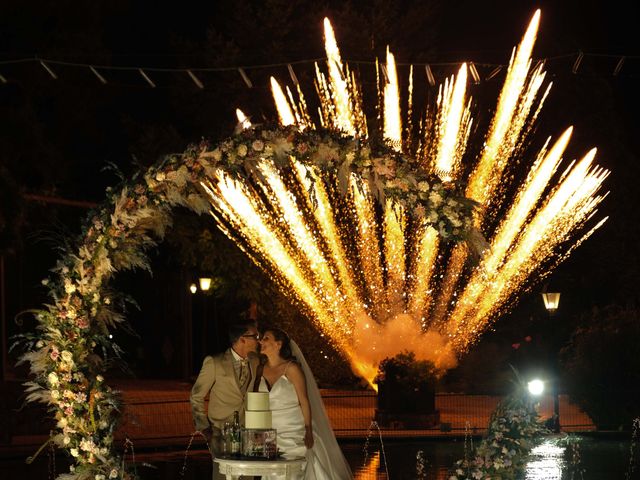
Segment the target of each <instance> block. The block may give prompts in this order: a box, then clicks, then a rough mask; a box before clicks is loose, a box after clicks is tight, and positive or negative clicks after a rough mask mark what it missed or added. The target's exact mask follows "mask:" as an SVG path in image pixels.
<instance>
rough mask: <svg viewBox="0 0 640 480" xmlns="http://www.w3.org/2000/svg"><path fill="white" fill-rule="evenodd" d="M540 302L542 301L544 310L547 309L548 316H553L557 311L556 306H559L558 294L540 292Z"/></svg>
mask: <svg viewBox="0 0 640 480" xmlns="http://www.w3.org/2000/svg"><path fill="white" fill-rule="evenodd" d="M542 300H543V301H544V308H546V309H547V311H548V312H549V315H553V314H554V313H556V310H558V305H560V293H559V292H555V293H549V292H542Z"/></svg>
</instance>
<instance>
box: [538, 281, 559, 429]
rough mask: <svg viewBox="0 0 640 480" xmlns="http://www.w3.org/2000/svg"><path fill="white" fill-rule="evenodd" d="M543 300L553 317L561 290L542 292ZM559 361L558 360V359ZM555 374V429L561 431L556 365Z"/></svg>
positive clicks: (552, 385) (552, 383)
mask: <svg viewBox="0 0 640 480" xmlns="http://www.w3.org/2000/svg"><path fill="white" fill-rule="evenodd" d="M542 300H543V301H544V307H545V308H546V309H547V311H548V312H549V316H550V317H552V316H553V315H554V314H555V313H556V311H557V310H558V306H559V305H560V293H559V292H553V293H549V292H542ZM556 361H557V360H556ZM554 370H555V375H554V378H553V381H552V382H551V394H552V395H553V431H554V432H555V433H560V397H559V396H558V368H557V367H555V368H554Z"/></svg>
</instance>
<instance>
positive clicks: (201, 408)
mask: <svg viewBox="0 0 640 480" xmlns="http://www.w3.org/2000/svg"><path fill="white" fill-rule="evenodd" d="M262 330H263V331H262V334H260V333H259V332H258V327H257V324H256V322H255V321H253V320H243V321H239V322H236V323H234V324H232V325H230V326H229V342H230V344H231V346H230V347H229V348H228V349H227V350H225V351H224V352H223V353H220V354H218V355H214V356H207V357H206V358H205V359H204V362H203V363H202V368H201V370H200V373H199V374H198V378H197V379H196V381H195V383H194V385H193V388H192V389H191V397H190V400H191V409H192V414H193V420H194V424H195V428H196V430H199V431H200V432H202V433H203V434H204V435H205V436H206V437H207V439H208V440H209V445H210V446H211V450H212V452H213V454H214V455H216V454H217V453H219V452H220V451H221V441H222V433H221V432H222V427H223V426H224V424H225V422H228V421H230V420H231V419H232V418H233V413H234V411H238V412H240V418H241V423H243V421H244V420H243V419H244V404H245V397H246V393H247V391H250V390H253V391H262V392H269V403H270V406H271V410H272V419H273V420H272V421H273V428H274V429H276V431H277V445H278V449H279V451H280V452H282V454H283V456H284V457H285V458H287V457H289V458H291V457H305V458H306V460H307V462H306V467H305V473H304V476H303V477H301V478H304V479H305V480H314V479H316V480H348V479H351V478H353V476H352V474H351V470H350V469H349V465H348V464H347V462H346V460H345V458H344V455H343V454H342V451H341V450H340V447H339V446H338V443H337V441H336V438H335V435H334V433H333V430H332V428H331V425H330V423H329V419H328V418H327V414H326V411H325V409H324V405H323V403H322V397H321V396H320V391H319V390H318V385H317V384H316V381H315V379H314V377H313V373H312V372H311V369H310V368H309V365H308V364H307V362H306V360H305V358H304V355H303V354H302V352H301V351H300V349H299V347H298V345H297V344H296V343H295V342H294V341H293V340H291V339H290V338H289V336H288V335H287V333H286V332H284V331H283V330H281V329H279V328H275V327H265V328H263V329H262ZM258 351H259V352H260V353H259V354H258ZM207 396H208V397H209V405H208V409H207V411H205V398H206V397H207ZM216 466H217V464H215V463H214V479H215V478H217V477H216V475H217V472H216V471H215V469H216ZM219 478H224V477H219Z"/></svg>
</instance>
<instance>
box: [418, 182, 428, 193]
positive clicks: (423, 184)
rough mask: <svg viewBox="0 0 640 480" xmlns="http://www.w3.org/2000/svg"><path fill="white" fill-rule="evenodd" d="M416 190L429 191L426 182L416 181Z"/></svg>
mask: <svg viewBox="0 0 640 480" xmlns="http://www.w3.org/2000/svg"><path fill="white" fill-rule="evenodd" d="M418 190H420V191H421V192H428V191H429V184H428V183H427V182H420V183H418Z"/></svg>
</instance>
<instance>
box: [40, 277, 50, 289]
mask: <svg viewBox="0 0 640 480" xmlns="http://www.w3.org/2000/svg"><path fill="white" fill-rule="evenodd" d="M41 283H42V285H44V286H45V287H46V286H47V285H49V279H48V278H45V279H44V280H42V282H41Z"/></svg>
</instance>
